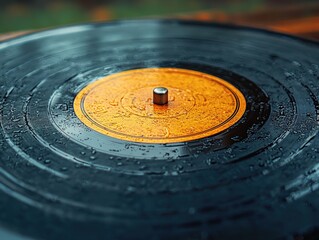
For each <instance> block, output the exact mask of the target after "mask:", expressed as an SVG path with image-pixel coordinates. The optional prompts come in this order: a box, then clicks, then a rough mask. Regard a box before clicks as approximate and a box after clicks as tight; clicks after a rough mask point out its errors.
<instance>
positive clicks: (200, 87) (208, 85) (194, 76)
mask: <svg viewBox="0 0 319 240" xmlns="http://www.w3.org/2000/svg"><path fill="white" fill-rule="evenodd" d="M155 87H165V88H167V89H168V94H169V96H168V99H169V101H168V104H167V105H156V104H153V99H152V98H153V89H154V88H155ZM245 109H246V101H245V97H244V96H243V94H242V93H241V92H240V91H239V90H238V89H237V88H235V87H234V86H233V85H231V84H230V83H228V82H227V81H224V80H222V79H220V78H218V77H215V76H212V75H209V74H205V73H202V72H197V71H193V70H186V69H178V68H144V69H137V70H129V71H124V72H120V73H116V74H112V75H109V76H106V77H103V78H101V79H99V80H97V81H95V82H93V83H91V84H89V85H87V86H86V87H85V88H83V89H82V90H81V91H80V92H79V93H78V94H77V96H76V98H75V100H74V111H75V114H76V115H77V116H78V118H79V119H80V120H81V121H82V122H83V123H84V124H85V125H87V126H88V127H90V128H91V129H93V130H95V131H97V132H100V133H102V134H105V135H107V136H110V137H114V138H117V139H121V140H125V141H132V142H143V143H175V142H185V141H191V140H196V139H200V138H204V137H208V136H211V135H214V134H217V133H220V132H222V131H224V130H225V129H227V128H229V127H230V126H232V125H234V124H235V123H236V122H237V121H238V120H239V119H240V118H241V117H242V116H243V114H244V112H245Z"/></svg>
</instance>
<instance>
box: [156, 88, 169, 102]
mask: <svg viewBox="0 0 319 240" xmlns="http://www.w3.org/2000/svg"><path fill="white" fill-rule="evenodd" d="M153 103H154V104H157V105H165V104H167V103H168V89H167V88H165V87H156V88H154V89H153Z"/></svg>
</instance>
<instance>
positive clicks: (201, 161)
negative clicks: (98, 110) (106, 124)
mask: <svg viewBox="0 0 319 240" xmlns="http://www.w3.org/2000/svg"><path fill="white" fill-rule="evenodd" d="M0 56H1V58H0V66H1V69H0V82H1V86H0V97H1V100H0V111H1V114H0V117H1V128H0V150H1V155H0V190H1V191H0V211H1V214H0V224H1V225H2V226H3V228H7V229H11V230H12V231H14V232H17V233H19V234H24V235H26V236H29V237H31V238H40V239H42V238H43V239H142V238H144V239H171V238H172V239H173V238H174V239H188V238H189V239H234V238H236V239H239V238H242V239H256V238H258V239H278V238H287V239H292V238H293V237H294V236H296V235H302V234H306V235H305V236H310V235H311V236H314V235H315V234H316V228H319V221H318V219H319V202H318V197H319V191H318V190H317V189H318V186H319V182H318V179H319V175H318V173H317V171H318V162H319V149H318V146H319V137H318V130H319V125H318V124H319V102H318V96H319V80H318V76H319V65H318V64H319V46H318V44H316V43H313V42H310V41H306V40H301V39H297V38H293V37H288V36H285V35H280V34H277V33H271V32H267V31H260V30H255V29H249V28H241V27H232V26H223V25H214V24H204V23H196V22H187V21H174V20H167V21H131V22H113V23H107V24H87V25H80V26H73V27H66V28H61V29H55V30H49V31H45V32H40V33H35V34H31V35H27V36H24V37H21V38H17V39H14V40H11V41H7V42H3V43H0ZM145 67H179V68H186V69H193V70H197V71H202V72H205V73H209V74H213V75H216V76H219V77H221V78H223V79H225V80H227V81H229V82H231V83H232V84H234V85H235V86H236V87H237V88H239V89H240V90H241V91H242V92H243V94H244V95H245V97H246V100H247V110H246V112H245V114H244V117H243V118H242V119H241V120H240V121H239V122H238V123H237V124H236V125H235V126H233V127H232V128H230V129H228V130H227V131H225V132H223V133H221V134H218V135H216V136H212V137H209V138H205V139H200V140H197V141H192V142H187V143H176V144H139V143H131V142H124V141H120V140H117V139H113V138H110V137H107V136H104V135H101V134H99V133H97V132H94V131H92V130H91V129H89V128H87V127H86V126H85V125H84V124H83V123H81V122H80V121H79V120H78V119H77V118H76V116H75V114H74V111H73V99H74V97H75V95H76V94H77V92H79V91H80V90H81V89H82V88H83V87H84V86H86V85H87V84H88V83H90V82H92V81H94V80H96V79H98V78H100V77H101V76H105V75H108V74H112V73H116V72H119V71H122V70H127V69H136V68H145ZM287 220H289V221H287Z"/></svg>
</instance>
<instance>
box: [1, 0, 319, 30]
mask: <svg viewBox="0 0 319 240" xmlns="http://www.w3.org/2000/svg"><path fill="white" fill-rule="evenodd" d="M318 2H319V1H318V0H304V1H295V0H289V1H288V0H248V1H240V0H215V1H211V0H118V1H115V0H107V1H105V0H104V1H102V0H58V1H44V0H20V1H10V0H0V33H4V32H12V31H20V30H30V29H42V28H47V27H54V26H60V25H65V24H73V23H81V22H88V21H105V20H111V19H134V18H145V17H179V16H181V17H183V16H187V15H191V14H194V13H198V14H199V18H205V15H200V13H201V11H206V12H207V11H210V12H213V13H216V14H219V15H218V16H224V15H231V14H245V13H254V12H260V11H263V10H264V9H274V10H278V9H284V8H287V7H290V6H291V5H292V4H297V5H298V4H299V5H300V4H306V3H312V4H314V3H318ZM195 15H196V14H195ZM204 20H205V19H204Z"/></svg>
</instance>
